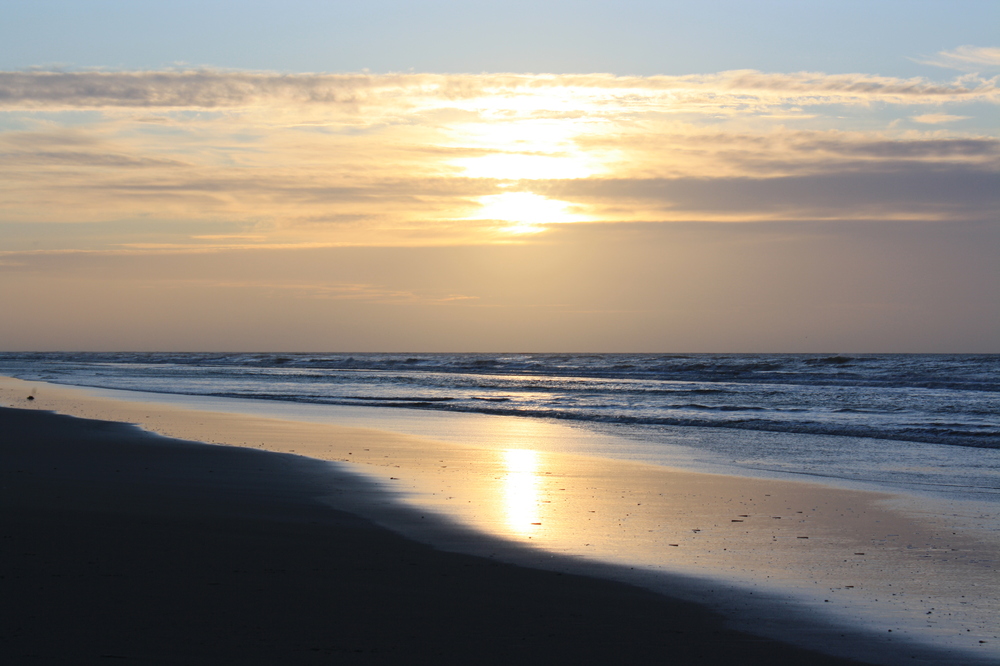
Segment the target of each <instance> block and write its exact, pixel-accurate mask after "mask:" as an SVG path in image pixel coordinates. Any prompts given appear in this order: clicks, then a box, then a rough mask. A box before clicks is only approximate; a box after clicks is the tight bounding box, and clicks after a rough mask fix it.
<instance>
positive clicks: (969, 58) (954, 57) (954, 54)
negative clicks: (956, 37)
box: [914, 45, 1000, 72]
mask: <svg viewBox="0 0 1000 666" xmlns="http://www.w3.org/2000/svg"><path fill="white" fill-rule="evenodd" d="M914 60H916V62H919V63H922V64H924V65H934V66H935V67H946V68H948V69H958V70H961V71H963V72H984V71H991V70H995V69H998V68H1000V48H997V47H995V46H968V45H967V46H959V47H958V48H957V49H953V50H951V51H938V54H937V55H936V56H934V57H931V58H923V59H916V58H915V59H914Z"/></svg>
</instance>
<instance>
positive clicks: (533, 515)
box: [503, 449, 541, 535]
mask: <svg viewBox="0 0 1000 666" xmlns="http://www.w3.org/2000/svg"><path fill="white" fill-rule="evenodd" d="M503 461H504V465H505V467H506V476H505V477H504V482H503V504H504V516H505V517H506V521H507V526H508V527H509V528H510V529H511V530H512V531H514V532H515V533H517V534H521V535H526V534H530V533H531V532H534V531H536V530H537V529H538V528H539V527H540V526H541V517H540V515H539V512H538V503H539V495H538V491H539V480H538V453H537V452H535V451H530V450H527V449H507V450H505V451H504V452H503Z"/></svg>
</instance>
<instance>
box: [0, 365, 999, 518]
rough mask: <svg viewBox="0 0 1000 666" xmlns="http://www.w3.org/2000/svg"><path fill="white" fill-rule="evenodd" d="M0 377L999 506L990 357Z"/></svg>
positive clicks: (178, 369)
mask: <svg viewBox="0 0 1000 666" xmlns="http://www.w3.org/2000/svg"><path fill="white" fill-rule="evenodd" d="M0 374H4V375H8V376H14V377H18V378H21V379H29V380H41V381H46V382H52V383H57V384H69V385H74V386H85V387H93V388H101V389H116V390H126V391H141V392H145V393H156V394H161V395H164V396H166V395H173V396H188V397H195V396H197V397H203V398H227V399H232V398H236V399H251V400H253V401H256V402H257V403H258V404H260V401H264V402H267V403H271V404H273V405H275V406H278V405H288V404H289V403H294V404H301V405H317V406H318V405H325V406H329V407H330V408H331V409H334V411H335V412H336V408H339V410H340V412H341V413H342V414H344V415H345V417H350V416H352V415H353V416H354V417H355V420H357V414H358V413H359V409H354V410H351V409H345V408H361V409H360V412H361V413H364V414H368V415H371V414H382V415H384V420H385V421H386V422H397V423H401V424H404V423H410V424H412V423H416V422H423V423H427V422H428V421H427V420H426V419H425V420H424V421H420V420H414V419H410V420H406V419H401V418H398V415H400V414H404V413H414V412H416V411H419V412H424V413H426V412H439V413H456V412H460V413H476V414H491V415H501V416H508V417H515V418H530V419H541V420H546V421H550V422H559V423H562V424H566V425H571V426H574V427H576V428H577V429H579V430H581V431H586V432H587V433H588V434H589V435H595V434H596V435H603V438H600V437H598V438H595V437H593V436H591V437H581V438H580V445H579V446H580V450H579V451H576V452H577V453H584V454H596V455H600V456H606V457H611V458H621V459H632V460H641V461H645V462H651V463H654V464H666V465H670V466H679V467H687V468H689V469H693V470H698V471H711V472H732V473H738V474H744V475H751V476H777V477H782V478H798V479H800V480H810V479H812V480H818V481H821V482H825V483H832V484H835V485H837V484H839V485H847V486H854V487H864V488H875V489H890V490H893V491H903V492H911V493H930V494H937V495H943V496H947V497H950V498H959V499H961V498H973V499H977V500H986V501H989V502H993V501H1000V355H986V354H487V353H476V354H470V353H463V354H376V353H357V354H346V353H336V354H330V353H288V354H279V353H148V352H118V353H79V352H44V353H0ZM373 410H374V411H373ZM278 413H279V414H280V413H281V412H280V410H279V411H278ZM393 414H394V415H397V418H395V419H394V418H391V417H390V416H389V415H393ZM367 418H372V417H371V416H369V417H367ZM374 420H379V418H378V417H374ZM401 428H402V429H406V427H405V426H401ZM418 434H422V435H433V434H434V433H433V432H428V431H426V428H425V430H424V431H422V432H419V433H418ZM594 442H600V446H599V450H588V449H587V447H588V446H596V445H595V444H594Z"/></svg>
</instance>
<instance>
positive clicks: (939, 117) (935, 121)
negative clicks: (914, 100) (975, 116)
mask: <svg viewBox="0 0 1000 666" xmlns="http://www.w3.org/2000/svg"><path fill="white" fill-rule="evenodd" d="M968 119H969V116H953V115H951V114H948V113H923V114H921V115H919V116H910V120H913V121H914V122H918V123H924V124H925V125H940V124H942V123H953V122H955V121H956V120H968Z"/></svg>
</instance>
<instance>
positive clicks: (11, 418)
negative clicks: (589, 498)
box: [0, 408, 857, 666]
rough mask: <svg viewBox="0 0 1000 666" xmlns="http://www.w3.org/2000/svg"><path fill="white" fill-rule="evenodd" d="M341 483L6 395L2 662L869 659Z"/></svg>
mask: <svg viewBox="0 0 1000 666" xmlns="http://www.w3.org/2000/svg"><path fill="white" fill-rule="evenodd" d="M331 483H335V484H340V485H341V486H343V487H345V488H352V487H356V488H358V491H359V492H361V491H362V490H361V486H360V485H357V484H360V483H363V482H360V481H358V480H357V479H355V478H353V477H349V476H346V475H345V476H343V477H342V478H336V477H334V478H331V471H330V469H329V466H328V465H326V464H320V463H315V462H313V461H311V460H309V459H305V458H299V457H296V456H291V455H285V454H276V453H266V452H259V451H254V450H250V449H240V448H233V447H220V446H209V445H204V444H199V443H191V442H183V441H179V440H172V439H166V438H163V437H159V436H155V435H149V434H147V433H144V432H143V431H140V430H139V429H137V428H134V427H132V426H128V425H124V424H117V423H107V422H101V421H89V420H83V419H76V418H72V417H67V416H60V415H54V414H51V413H47V412H38V411H28V410H19V409H9V408H0V662H2V663H5V664H69V663H72V664H90V663H100V664H106V663H119V662H122V663H128V662H132V663H144V664H158V663H163V664H202V663H204V664H220V663H232V664H299V663H303V664H306V663H308V664H312V663H393V664H398V663H434V664H451V663H455V664H459V663H460V664H494V663H496V664H514V663H517V664H532V663H539V664H612V663H621V664H647V663H649V664H653V663H671V664H699V665H700V664H726V665H727V666H729V665H732V664H769V665H777V664H811V665H816V666H821V665H826V664H829V665H832V664H848V663H857V662H850V661H846V660H842V659H836V658H832V657H826V656H823V655H819V654H816V653H812V652H808V651H805V650H802V649H799V648H796V647H792V646H788V645H784V644H781V643H776V642H774V641H769V640H766V639H760V638H757V637H754V636H750V635H747V634H743V633H739V632H736V631H731V630H728V629H726V628H724V626H723V623H722V620H721V618H719V617H718V616H716V615H713V614H712V613H709V612H707V611H705V610H703V609H701V608H699V607H698V606H695V605H692V604H690V603H686V602H680V601H674V600H671V599H668V598H665V597H662V596H659V595H654V594H653V593H651V592H647V591H644V590H641V589H638V588H634V587H630V586H627V585H623V584H619V583H612V582H607V581H603V580H598V579H593V578H586V577H581V576H572V575H562V574H558V573H552V572H545V571H537V570H532V569H527V568H521V567H516V566H512V565H507V564H500V563H497V562H493V561H491V560H489V559H484V558H477V557H471V556H465V555H458V554H452V553H444V552H440V551H436V550H433V549H432V548H430V547H427V546H424V545H421V544H418V543H415V542H413V541H409V540H407V539H404V538H402V537H400V536H397V535H395V534H393V533H391V532H388V531H386V530H384V529H381V528H379V527H376V526H374V525H373V524H372V523H370V522H368V521H366V520H364V519H361V518H358V517H356V516H353V515H351V514H348V513H343V512H338V511H335V510H333V509H330V508H328V507H327V506H325V505H323V504H322V503H321V502H319V501H318V500H316V499H314V498H315V497H318V496H320V495H323V494H329V488H330V484H331ZM352 484H355V485H354V486H352ZM418 518H419V516H415V519H418Z"/></svg>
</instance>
